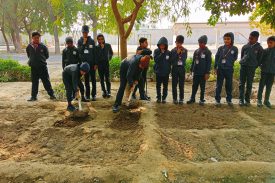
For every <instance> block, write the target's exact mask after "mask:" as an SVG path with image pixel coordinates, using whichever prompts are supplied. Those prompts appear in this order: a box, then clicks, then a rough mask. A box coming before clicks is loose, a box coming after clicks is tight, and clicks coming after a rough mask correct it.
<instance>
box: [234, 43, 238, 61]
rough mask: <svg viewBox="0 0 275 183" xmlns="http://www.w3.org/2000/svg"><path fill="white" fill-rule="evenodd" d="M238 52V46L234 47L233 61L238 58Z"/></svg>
mask: <svg viewBox="0 0 275 183" xmlns="http://www.w3.org/2000/svg"><path fill="white" fill-rule="evenodd" d="M238 54H239V50H238V48H237V47H236V50H235V55H234V62H235V61H236V60H237V59H238Z"/></svg>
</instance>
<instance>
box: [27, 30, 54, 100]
mask: <svg viewBox="0 0 275 183" xmlns="http://www.w3.org/2000/svg"><path fill="white" fill-rule="evenodd" d="M40 37H41V35H40V33H39V32H33V33H32V42H31V43H30V44H29V45H28V46H27V48H26V52H27V56H28V58H29V61H28V64H29V66H30V67H31V80H32V93H31V98H30V99H28V101H36V100H37V94H38V86H39V79H41V80H42V83H43V85H44V88H45V90H46V91H47V93H48V95H49V96H50V99H52V100H54V99H56V97H55V95H54V91H53V89H52V85H51V82H50V77H49V72H48V68H47V62H46V60H47V59H48V58H49V51H48V48H47V47H46V46H45V45H44V44H42V43H41V42H40Z"/></svg>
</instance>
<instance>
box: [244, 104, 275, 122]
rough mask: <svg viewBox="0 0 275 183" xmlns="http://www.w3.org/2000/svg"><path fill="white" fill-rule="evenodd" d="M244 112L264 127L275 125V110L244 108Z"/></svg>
mask: <svg viewBox="0 0 275 183" xmlns="http://www.w3.org/2000/svg"><path fill="white" fill-rule="evenodd" d="M242 111H244V112H245V113H246V114H247V115H249V116H251V117H252V118H254V119H256V120H257V121H258V122H260V123H262V124H263V125H275V108H273V109H268V108H266V107H262V108H259V107H244V108H242Z"/></svg>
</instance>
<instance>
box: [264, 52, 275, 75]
mask: <svg viewBox="0 0 275 183" xmlns="http://www.w3.org/2000/svg"><path fill="white" fill-rule="evenodd" d="M260 64H261V69H262V72H264V73H270V74H275V48H267V49H264V51H263V56H262V59H261V63H260Z"/></svg>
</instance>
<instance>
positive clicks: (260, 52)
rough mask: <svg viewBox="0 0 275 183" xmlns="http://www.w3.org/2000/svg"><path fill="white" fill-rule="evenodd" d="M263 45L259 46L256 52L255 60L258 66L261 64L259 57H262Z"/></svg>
mask: <svg viewBox="0 0 275 183" xmlns="http://www.w3.org/2000/svg"><path fill="white" fill-rule="evenodd" d="M263 51H264V50H263V47H262V46H260V49H259V51H258V54H257V61H258V66H260V65H261V59H262V56H263Z"/></svg>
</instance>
